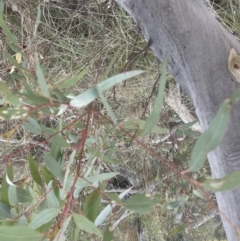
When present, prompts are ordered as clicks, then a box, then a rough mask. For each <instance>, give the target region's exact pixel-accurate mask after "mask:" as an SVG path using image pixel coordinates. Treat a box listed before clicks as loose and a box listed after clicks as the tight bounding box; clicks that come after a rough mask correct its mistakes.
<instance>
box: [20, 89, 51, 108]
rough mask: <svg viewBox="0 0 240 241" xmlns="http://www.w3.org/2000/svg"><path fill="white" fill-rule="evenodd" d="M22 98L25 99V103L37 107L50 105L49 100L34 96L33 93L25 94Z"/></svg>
mask: <svg viewBox="0 0 240 241" xmlns="http://www.w3.org/2000/svg"><path fill="white" fill-rule="evenodd" d="M25 88H26V87H25ZM21 97H22V98H23V99H24V102H26V103H29V104H33V105H36V106H39V105H47V104H49V103H50V101H49V100H48V99H46V98H45V97H43V96H38V95H36V94H34V93H33V92H32V93H23V94H21ZM41 110H42V109H41Z"/></svg>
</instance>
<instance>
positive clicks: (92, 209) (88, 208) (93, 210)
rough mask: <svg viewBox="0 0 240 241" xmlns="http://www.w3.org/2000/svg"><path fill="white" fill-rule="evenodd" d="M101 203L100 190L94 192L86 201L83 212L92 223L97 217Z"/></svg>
mask: <svg viewBox="0 0 240 241" xmlns="http://www.w3.org/2000/svg"><path fill="white" fill-rule="evenodd" d="M100 202H101V195H100V191H99V190H98V189H95V190H93V191H92V192H91V193H90V194H89V195H88V196H87V197H86V199H85V201H84V204H83V212H84V213H85V215H86V217H87V218H88V219H89V220H90V221H92V222H94V221H95V219H96V217H97V214H98V211H99V205H100Z"/></svg>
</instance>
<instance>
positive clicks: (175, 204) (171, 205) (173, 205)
mask: <svg viewBox="0 0 240 241" xmlns="http://www.w3.org/2000/svg"><path fill="white" fill-rule="evenodd" d="M179 205H180V202H179V201H171V202H169V203H168V205H167V209H175V208H177V207H179Z"/></svg>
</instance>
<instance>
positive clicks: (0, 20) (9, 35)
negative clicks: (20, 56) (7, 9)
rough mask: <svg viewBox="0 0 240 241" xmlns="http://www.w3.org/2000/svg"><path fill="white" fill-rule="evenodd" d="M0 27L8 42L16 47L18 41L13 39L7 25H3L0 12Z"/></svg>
mask: <svg viewBox="0 0 240 241" xmlns="http://www.w3.org/2000/svg"><path fill="white" fill-rule="evenodd" d="M1 6H3V5H2V4H1ZM0 27H1V28H2V30H3V32H4V34H5V35H6V36H7V39H8V40H9V41H11V42H12V43H13V44H15V45H18V41H17V39H16V38H15V36H14V35H13V34H12V33H11V31H10V30H9V28H8V26H7V24H6V23H5V21H4V19H3V16H2V12H0Z"/></svg>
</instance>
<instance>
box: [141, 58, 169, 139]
mask: <svg viewBox="0 0 240 241" xmlns="http://www.w3.org/2000/svg"><path fill="white" fill-rule="evenodd" d="M166 75H167V57H165V58H164V61H163V66H162V74H161V77H160V83H159V88H158V95H157V99H156V102H155V105H154V108H153V110H152V112H151V114H150V116H149V118H148V119H147V121H146V124H145V126H144V128H143V131H142V132H141V135H142V136H146V135H148V134H149V133H151V131H152V129H153V128H154V126H155V125H156V123H157V120H158V118H159V114H160V112H161V110H162V105H163V97H164V89H165V84H166V80H167V78H166Z"/></svg>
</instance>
